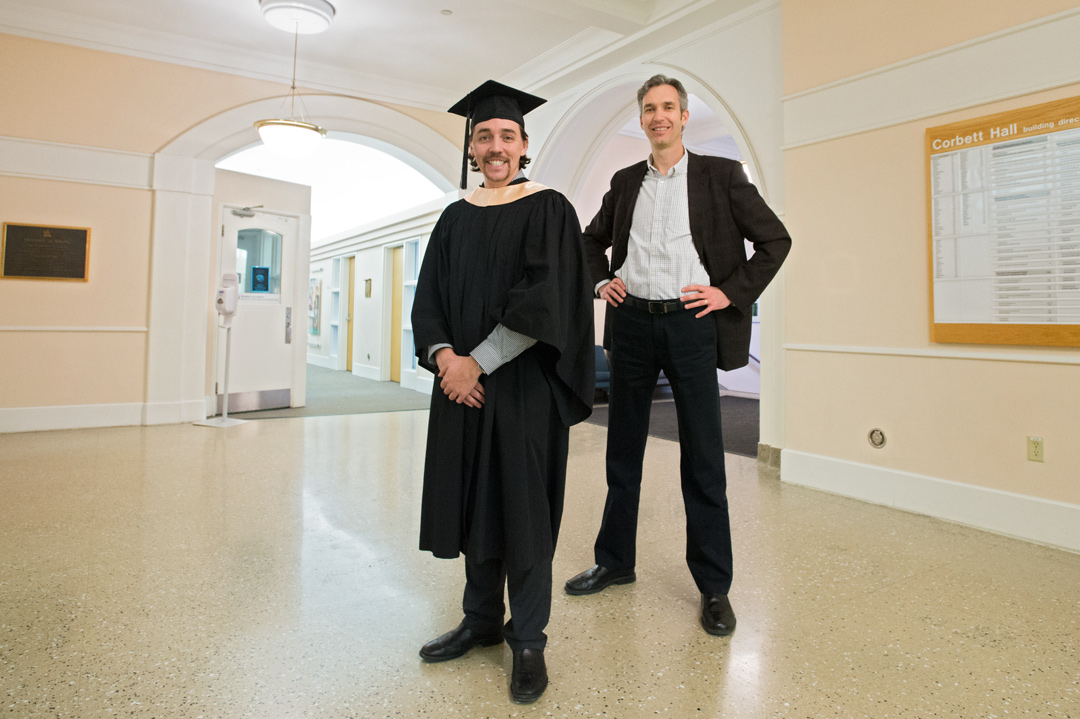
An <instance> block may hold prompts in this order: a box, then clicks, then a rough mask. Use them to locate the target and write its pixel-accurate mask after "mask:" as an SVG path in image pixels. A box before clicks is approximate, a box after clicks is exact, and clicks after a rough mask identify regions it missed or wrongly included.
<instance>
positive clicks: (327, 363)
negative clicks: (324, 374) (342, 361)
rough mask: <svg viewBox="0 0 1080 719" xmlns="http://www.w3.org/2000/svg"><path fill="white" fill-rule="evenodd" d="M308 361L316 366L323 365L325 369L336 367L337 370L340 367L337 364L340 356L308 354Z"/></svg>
mask: <svg viewBox="0 0 1080 719" xmlns="http://www.w3.org/2000/svg"><path fill="white" fill-rule="evenodd" d="M307 363H308V364H313V365H315V366H316V367H323V368H325V369H334V370H336V369H337V368H338V366H337V364H338V358H337V357H323V356H322V355H312V354H309V355H308V356H307Z"/></svg>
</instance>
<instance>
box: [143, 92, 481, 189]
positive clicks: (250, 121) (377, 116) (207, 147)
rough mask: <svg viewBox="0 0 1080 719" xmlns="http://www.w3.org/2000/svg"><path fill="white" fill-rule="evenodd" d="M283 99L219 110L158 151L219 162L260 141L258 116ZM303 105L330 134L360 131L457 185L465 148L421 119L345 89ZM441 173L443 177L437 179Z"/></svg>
mask: <svg viewBox="0 0 1080 719" xmlns="http://www.w3.org/2000/svg"><path fill="white" fill-rule="evenodd" d="M281 100H282V97H280V96H279V97H271V98H266V99H263V100H257V101H255V102H250V103H247V104H245V105H239V106H237V107H234V108H231V109H229V110H226V111H224V112H222V113H219V114H217V115H215V116H213V117H210V118H208V119H207V120H205V121H204V122H201V123H199V124H198V125H196V126H195V127H192V128H191V129H189V130H187V131H186V132H185V133H184V134H182V135H180V136H179V137H177V138H175V139H173V140H172V141H170V142H169V143H168V144H167V145H165V146H164V147H162V148H161V150H160V151H159V154H164V155H179V156H182V157H192V158H196V159H200V160H212V161H213V162H217V161H219V160H221V159H222V158H224V157H227V156H228V155H231V154H233V153H234V152H237V151H239V150H242V149H244V148H245V147H248V146H250V145H253V144H255V143H257V142H259V133H258V131H256V130H255V122H256V121H257V120H262V119H265V118H267V117H272V116H273V115H275V114H277V113H278V111H279V110H280V109H281ZM304 106H305V107H306V109H307V111H308V119H309V120H310V121H311V122H314V123H317V124H319V125H322V126H323V127H326V128H328V129H329V130H330V131H331V133H332V134H334V135H344V136H345V138H344V139H350V140H354V141H359V138H357V137H356V136H362V137H363V138H365V141H364V142H363V143H362V144H367V145H371V146H372V147H377V149H380V150H383V151H384V152H389V153H390V154H393V155H394V157H397V158H398V159H400V160H402V161H403V162H405V163H406V164H408V165H409V166H410V167H413V168H414V169H416V170H417V171H418V172H421V173H422V174H424V176H425V177H428V179H431V181H432V182H434V183H435V184H436V185H438V186H439V187H440V188H443V187H445V188H446V189H447V190H449V189H451V188H452V187H455V186H456V180H457V178H458V175H459V174H460V172H461V150H460V149H459V148H458V147H457V146H456V145H455V144H454V143H452V142H450V141H449V140H447V139H446V138H445V137H443V136H442V135H440V134H439V133H438V132H436V131H435V130H433V129H431V128H430V127H428V126H427V125H425V124H423V123H422V122H420V121H419V120H416V119H414V118H412V117H409V116H408V115H404V114H402V113H400V112H398V111H396V110H392V109H390V108H388V107H385V106H384V105H379V104H377V103H373V102H368V101H367V100H361V99H358V98H355V97H348V96H345V95H305V96H304ZM390 148H393V151H392V152H391V149H390ZM432 170H434V174H433V173H432ZM439 176H441V178H442V179H441V180H438V181H437V180H436V177H439Z"/></svg>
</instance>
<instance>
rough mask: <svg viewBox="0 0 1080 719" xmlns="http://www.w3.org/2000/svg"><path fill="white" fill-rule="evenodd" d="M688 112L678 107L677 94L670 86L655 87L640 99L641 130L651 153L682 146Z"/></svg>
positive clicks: (688, 117)
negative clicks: (647, 139) (647, 140)
mask: <svg viewBox="0 0 1080 719" xmlns="http://www.w3.org/2000/svg"><path fill="white" fill-rule="evenodd" d="M689 119H690V111H689V110H682V109H681V108H680V106H679V92H678V91H677V90H676V89H675V88H674V87H672V86H671V85H657V86H656V87H654V88H652V89H651V90H649V91H648V92H647V93H645V97H643V98H642V99H641V118H640V120H641V129H642V130H644V131H645V137H647V138H649V144H650V145H652V149H653V151H654V152H655V151H657V150H664V149H667V148H669V147H675V146H677V145H681V144H682V129H683V126H685V125H686V121H687V120H689Z"/></svg>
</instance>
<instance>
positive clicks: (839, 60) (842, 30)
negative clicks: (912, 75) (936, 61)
mask: <svg viewBox="0 0 1080 719" xmlns="http://www.w3.org/2000/svg"><path fill="white" fill-rule="evenodd" d="M782 5H783V23H784V93H785V94H790V93H795V92H800V91H802V90H806V89H808V88H812V87H816V86H818V85H824V84H826V83H829V82H834V81H836V80H841V79H843V78H846V77H851V76H852V75H857V74H859V73H863V72H867V71H870V70H874V69H876V68H879V67H883V66H885V65H891V64H892V63H897V62H903V61H904V60H907V59H909V58H912V57H915V56H918V55H923V54H925V53H930V52H934V51H936V50H940V49H942V48H946V47H949V46H951V45H956V44H957V43H962V42H965V41H968V40H971V39H973V38H978V37H981V36H983V35H988V34H990V33H994V32H1000V31H1003V30H1009V29H1010V28H1013V27H1014V26H1016V25H1020V24H1021V23H1028V22H1032V21H1038V20H1042V19H1044V18H1046V17H1047V16H1049V15H1052V14H1054V13H1058V12H1063V11H1067V10H1072V9H1074V8H1075V7H1076V0H1024V1H1023V2H1019V1H1018V0H980V2H971V0H904V1H903V2H882V1H881V0H797V1H795V2H792V1H790V0H784V2H783V3H782Z"/></svg>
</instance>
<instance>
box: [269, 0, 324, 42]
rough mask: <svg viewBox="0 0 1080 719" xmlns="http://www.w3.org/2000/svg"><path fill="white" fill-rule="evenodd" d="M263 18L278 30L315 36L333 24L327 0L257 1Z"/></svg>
mask: <svg viewBox="0 0 1080 719" xmlns="http://www.w3.org/2000/svg"><path fill="white" fill-rule="evenodd" d="M259 7H260V8H262V14H263V17H264V18H266V22H268V23H270V24H271V25H273V26H274V27H276V28H278V29H279V30H285V31H286V32H296V33H299V34H301V35H315V34H317V33H320V32H324V31H326V30H328V29H329V28H330V24H331V23H332V22H334V6H333V5H331V4H330V3H329V2H327V0H259Z"/></svg>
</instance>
